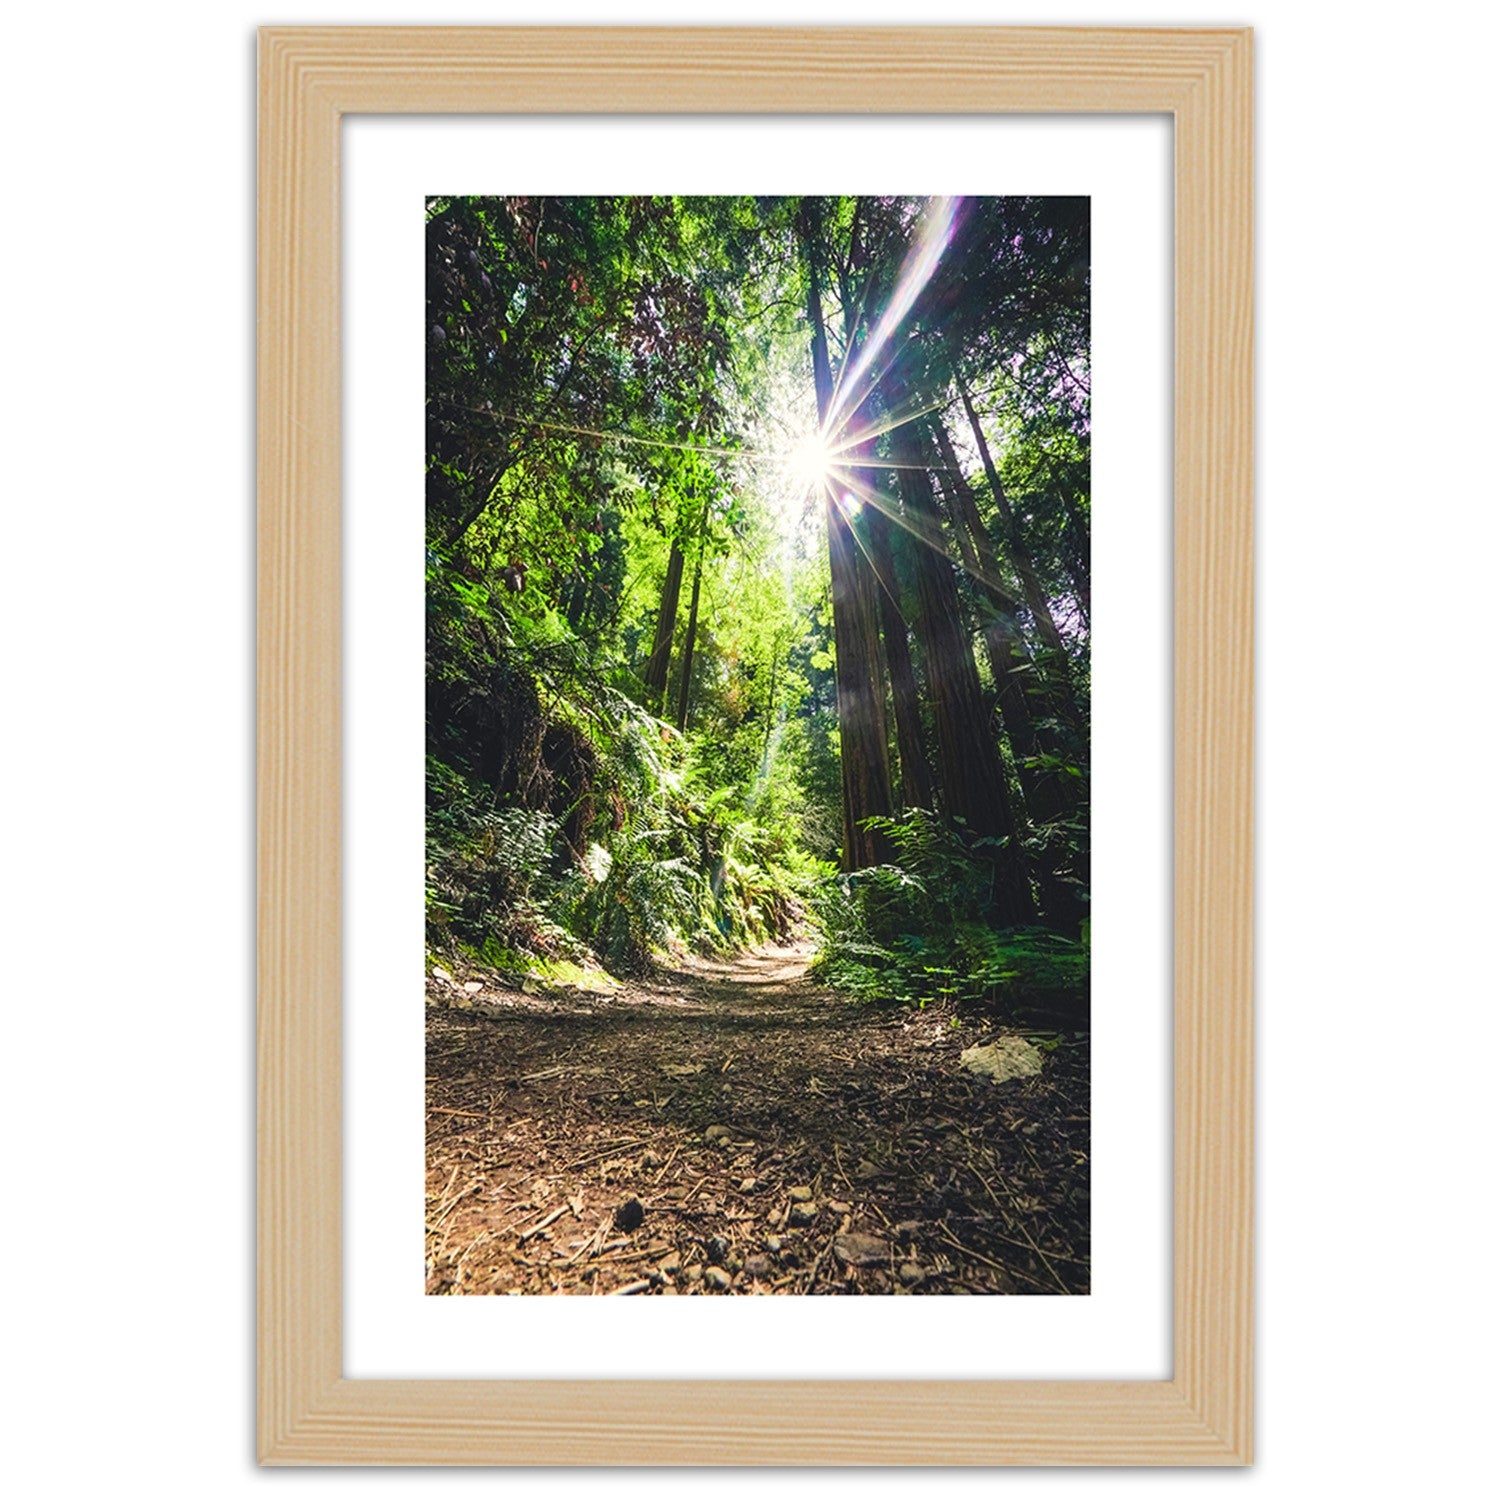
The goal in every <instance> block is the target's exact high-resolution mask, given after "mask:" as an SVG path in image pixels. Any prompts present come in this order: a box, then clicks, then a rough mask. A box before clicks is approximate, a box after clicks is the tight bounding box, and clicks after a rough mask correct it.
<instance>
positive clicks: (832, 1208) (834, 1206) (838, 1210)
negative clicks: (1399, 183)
mask: <svg viewBox="0 0 1500 1500" xmlns="http://www.w3.org/2000/svg"><path fill="white" fill-rule="evenodd" d="M850 1207H851V1205H850V1204H848V1203H845V1202H843V1201H842V1200H841V1199H838V1198H830V1199H829V1200H828V1212H829V1213H831V1214H846V1213H848V1212H849V1211H850Z"/></svg>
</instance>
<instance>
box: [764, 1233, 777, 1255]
mask: <svg viewBox="0 0 1500 1500" xmlns="http://www.w3.org/2000/svg"><path fill="white" fill-rule="evenodd" d="M766 1249H767V1250H769V1251H770V1252H771V1254H772V1255H775V1254H776V1253H777V1252H778V1251H779V1250H780V1249H781V1236H780V1235H779V1234H768V1235H767V1236H766Z"/></svg>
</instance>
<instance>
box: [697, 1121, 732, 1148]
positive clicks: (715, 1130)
mask: <svg viewBox="0 0 1500 1500" xmlns="http://www.w3.org/2000/svg"><path fill="white" fill-rule="evenodd" d="M703 1139H704V1140H705V1141H707V1142H708V1143H709V1145H710V1146H711V1145H713V1143H714V1142H715V1141H727V1140H728V1139H729V1127H728V1126H727V1125H710V1126H709V1127H708V1129H707V1130H705V1131H704V1132H703Z"/></svg>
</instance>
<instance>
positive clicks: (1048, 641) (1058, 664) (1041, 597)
mask: <svg viewBox="0 0 1500 1500" xmlns="http://www.w3.org/2000/svg"><path fill="white" fill-rule="evenodd" d="M956 383H957V385H958V394H959V396H960V398H961V399H962V400H963V404H964V412H965V414H966V415H967V416H968V419H969V426H970V427H971V428H972V429H973V432H974V443H975V446H976V447H978V449H979V461H980V462H981V463H982V464H983V465H984V474H985V478H986V479H988V480H989V482H990V494H991V495H993V496H994V500H995V509H996V510H997V511H999V513H1000V525H1001V528H1002V530H1003V531H1004V534H1005V541H1006V550H1007V551H1008V552H1009V553H1010V558H1011V561H1012V562H1013V563H1014V564H1015V568H1016V576H1017V577H1018V578H1019V579H1020V580H1021V592H1022V593H1023V594H1024V595H1025V597H1026V608H1027V609H1028V610H1029V611H1030V614H1031V618H1032V620H1033V621H1034V622H1035V624H1036V630H1037V634H1038V635H1039V636H1040V637H1041V639H1042V644H1043V646H1045V647H1046V649H1047V651H1048V652H1049V653H1050V655H1051V657H1052V660H1051V662H1050V663H1049V664H1048V665H1049V667H1050V669H1051V670H1050V671H1049V674H1048V676H1049V679H1050V681H1051V682H1052V683H1053V684H1054V685H1055V686H1056V687H1057V688H1058V692H1057V694H1056V697H1057V706H1058V708H1059V709H1061V710H1062V712H1063V713H1064V715H1065V716H1066V717H1067V718H1068V719H1070V720H1071V721H1072V722H1073V723H1074V724H1078V723H1079V722H1080V719H1079V716H1078V711H1077V707H1076V705H1075V704H1074V702H1073V690H1072V685H1071V683H1069V681H1068V675H1067V674H1068V653H1067V651H1066V650H1065V649H1064V648H1063V640H1062V633H1061V632H1060V631H1059V630H1058V628H1057V621H1056V620H1055V619H1054V618H1053V616H1052V606H1051V605H1050V604H1049V603H1048V602H1047V595H1046V593H1045V592H1044V591H1043V589H1042V584H1041V580H1040V579H1039V578H1038V577H1037V571H1036V563H1035V561H1034V560H1033V558H1032V556H1031V549H1030V548H1029V547H1028V546H1027V545H1026V536H1025V533H1024V532H1023V531H1022V529H1021V524H1020V521H1019V519H1018V518H1017V516H1016V513H1015V511H1013V510H1012V509H1011V505H1010V501H1009V500H1008V499H1007V498H1006V494H1005V486H1004V485H1002V484H1001V483H1000V474H999V471H998V470H997V469H996V468H995V461H994V459H993V458H991V457H990V445H989V443H988V441H986V439H985V435H984V428H983V427H982V426H981V425H980V422H979V414H978V413H977V412H976V411H975V410H974V403H973V401H972V400H971V399H970V398H969V388H968V386H967V385H965V383H964V379H963V376H962V375H958V376H956Z"/></svg>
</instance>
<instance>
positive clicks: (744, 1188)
mask: <svg viewBox="0 0 1500 1500" xmlns="http://www.w3.org/2000/svg"><path fill="white" fill-rule="evenodd" d="M740 1191H741V1192H742V1193H753V1192H754V1191H755V1179H754V1178H753V1177H746V1178H745V1179H744V1180H743V1181H742V1182H741V1183H740Z"/></svg>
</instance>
